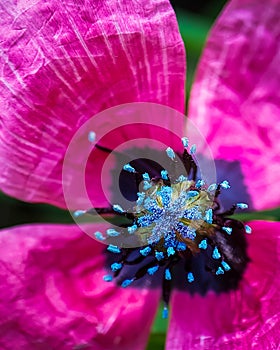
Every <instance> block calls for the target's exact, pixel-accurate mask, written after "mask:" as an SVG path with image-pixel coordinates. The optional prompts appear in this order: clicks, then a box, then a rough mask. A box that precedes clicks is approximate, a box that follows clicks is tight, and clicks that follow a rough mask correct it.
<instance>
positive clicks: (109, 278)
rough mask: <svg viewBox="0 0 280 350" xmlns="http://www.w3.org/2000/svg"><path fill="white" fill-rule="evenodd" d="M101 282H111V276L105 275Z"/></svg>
mask: <svg viewBox="0 0 280 350" xmlns="http://www.w3.org/2000/svg"><path fill="white" fill-rule="evenodd" d="M103 280H104V281H105V282H111V281H113V276H111V275H105V276H103Z"/></svg>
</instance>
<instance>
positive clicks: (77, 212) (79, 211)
mask: <svg viewBox="0 0 280 350" xmlns="http://www.w3.org/2000/svg"><path fill="white" fill-rule="evenodd" d="M85 213H86V210H76V211H74V213H73V215H74V216H75V218H77V217H79V216H81V215H84V214H85Z"/></svg>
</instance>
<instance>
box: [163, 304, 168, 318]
mask: <svg viewBox="0 0 280 350" xmlns="http://www.w3.org/2000/svg"><path fill="white" fill-rule="evenodd" d="M162 318H168V308H167V307H166V306H165V307H164V308H163V310H162Z"/></svg>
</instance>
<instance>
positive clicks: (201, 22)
mask: <svg viewBox="0 0 280 350" xmlns="http://www.w3.org/2000/svg"><path fill="white" fill-rule="evenodd" d="M176 15H177V20H178V24H179V29H180V33H181V35H182V38H183V40H184V43H185V44H186V47H187V51H191V52H193V53H194V52H195V53H196V54H197V55H199V54H200V52H201V49H202V47H203V45H204V43H205V40H206V37H207V34H208V32H209V29H210V27H211V25H212V22H211V21H210V20H209V19H208V18H206V17H201V16H199V15H197V14H194V13H190V12H187V11H184V10H177V13H176Z"/></svg>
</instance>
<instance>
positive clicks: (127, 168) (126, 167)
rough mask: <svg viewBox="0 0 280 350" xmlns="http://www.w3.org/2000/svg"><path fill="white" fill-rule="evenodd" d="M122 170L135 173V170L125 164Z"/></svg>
mask: <svg viewBox="0 0 280 350" xmlns="http://www.w3.org/2000/svg"><path fill="white" fill-rule="evenodd" d="M123 170H125V171H128V172H129V173H136V170H135V169H134V168H133V167H132V166H131V165H130V164H125V165H124V166H123Z"/></svg>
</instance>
